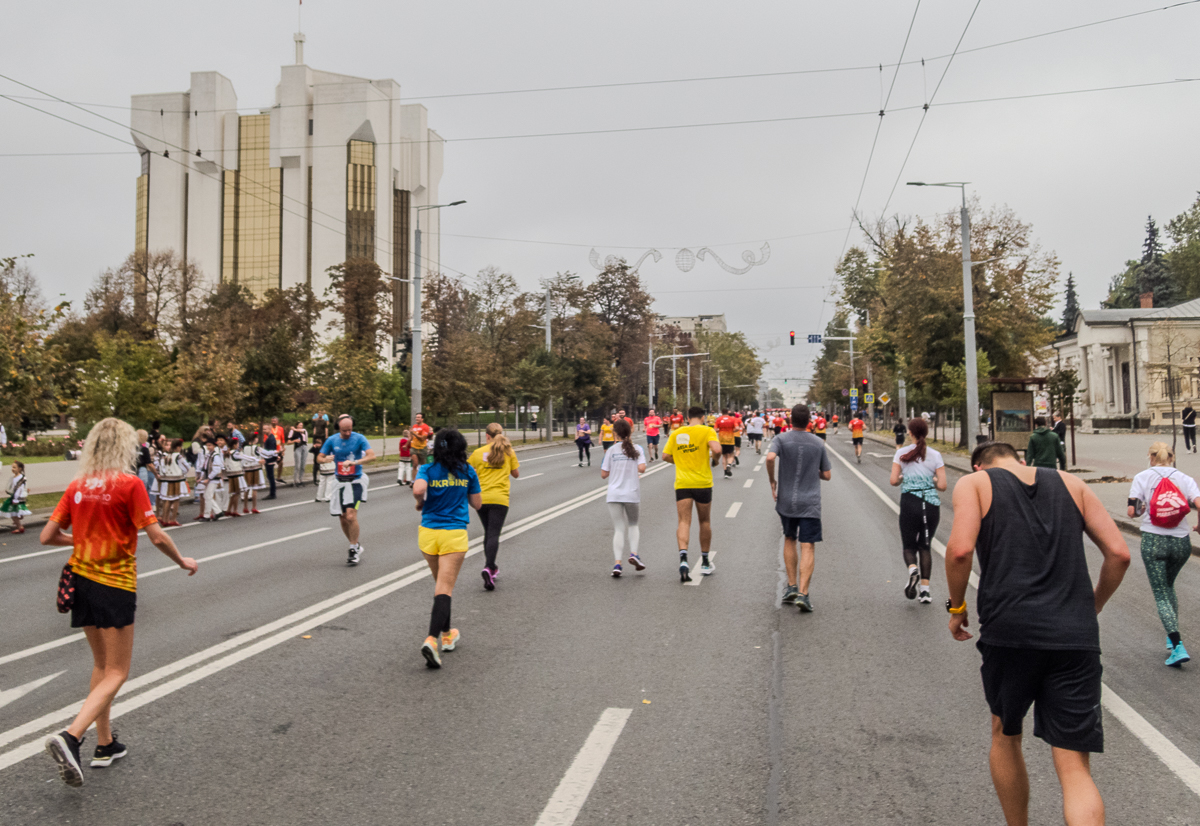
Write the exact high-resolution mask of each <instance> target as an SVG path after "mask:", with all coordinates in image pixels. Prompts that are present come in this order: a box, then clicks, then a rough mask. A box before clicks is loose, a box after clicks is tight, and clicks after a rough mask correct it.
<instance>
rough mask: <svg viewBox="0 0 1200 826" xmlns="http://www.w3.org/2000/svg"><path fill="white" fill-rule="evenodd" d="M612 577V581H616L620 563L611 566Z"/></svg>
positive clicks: (619, 574)
mask: <svg viewBox="0 0 1200 826" xmlns="http://www.w3.org/2000/svg"><path fill="white" fill-rule="evenodd" d="M612 575H613V579H617V578H618V577H620V576H621V563H620V562H618V563H617V564H615V565H613V569H612Z"/></svg>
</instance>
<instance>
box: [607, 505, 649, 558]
mask: <svg viewBox="0 0 1200 826" xmlns="http://www.w3.org/2000/svg"><path fill="white" fill-rule="evenodd" d="M608 515H609V516H611V517H612V522H613V558H614V559H616V561H617V562H620V561H621V559H622V557H624V556H625V532H626V531H628V532H629V555H630V556H636V555H637V552H638V539H640V538H641V531H640V530H639V529H638V503H637V502H609V503H608Z"/></svg>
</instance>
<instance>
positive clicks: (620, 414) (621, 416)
mask: <svg viewBox="0 0 1200 826" xmlns="http://www.w3.org/2000/svg"><path fill="white" fill-rule="evenodd" d="M617 419H624V420H625V421H627V422H629V430H630V432H632V431H633V419H631V418H629V417H628V416H626V415H625V408H623V407H622V408H621V409H620V410H618V411H617ZM613 424H616V419H613Z"/></svg>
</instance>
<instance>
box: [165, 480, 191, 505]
mask: <svg viewBox="0 0 1200 826" xmlns="http://www.w3.org/2000/svg"><path fill="white" fill-rule="evenodd" d="M188 494H189V491H188V485H187V478H186V477H184V476H181V477H179V478H177V479H159V480H158V498H159V499H162V500H163V501H165V502H178V501H179V500H180V499H182V498H183V497H185V496H187V495H188Z"/></svg>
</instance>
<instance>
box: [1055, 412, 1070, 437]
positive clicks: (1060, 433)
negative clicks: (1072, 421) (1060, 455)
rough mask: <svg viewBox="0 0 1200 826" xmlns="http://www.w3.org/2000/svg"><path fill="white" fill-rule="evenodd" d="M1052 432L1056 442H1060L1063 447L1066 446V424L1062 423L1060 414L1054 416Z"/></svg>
mask: <svg viewBox="0 0 1200 826" xmlns="http://www.w3.org/2000/svg"><path fill="white" fill-rule="evenodd" d="M1053 430H1054V435H1055V436H1057V437H1058V440H1059V441H1060V442H1062V443H1063V444H1064V445H1066V443H1067V423H1066V422H1064V421H1063V417H1062V414H1061V413H1055V414H1054V428H1053Z"/></svg>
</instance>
